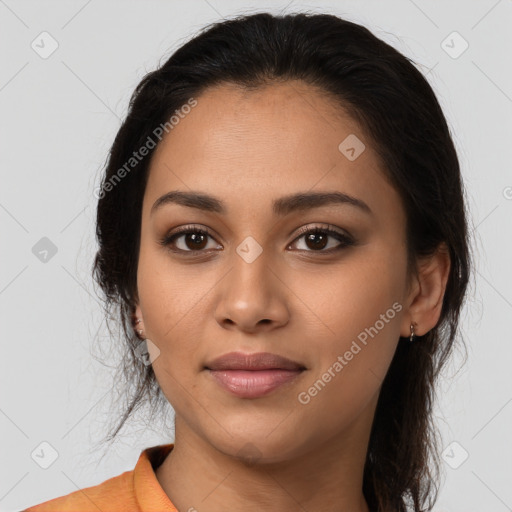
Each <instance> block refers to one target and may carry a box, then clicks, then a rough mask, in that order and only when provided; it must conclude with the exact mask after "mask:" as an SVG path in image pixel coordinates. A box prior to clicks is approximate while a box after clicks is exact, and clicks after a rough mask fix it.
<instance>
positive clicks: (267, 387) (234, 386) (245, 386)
mask: <svg viewBox="0 0 512 512" xmlns="http://www.w3.org/2000/svg"><path fill="white" fill-rule="evenodd" d="M305 369H306V367H305V366H304V365H302V364H300V363H298V362H296V361H292V360H291V359H288V358H286V357H282V356H279V355H277V354H271V353H269V352H260V353H256V354H244V353H241V352H231V353H229V354H225V355H223V356H221V357H219V358H217V359H214V360H213V361H212V362H210V363H207V364H206V365H205V370H207V371H208V373H209V374H210V375H211V376H212V377H213V378H214V381H215V382H216V383H217V384H219V385H220V386H221V387H222V388H223V389H224V390H225V391H228V392H230V393H231V394H234V395H235V396H238V397H240V398H259V397H262V396H264V395H267V394H269V393H270V392H272V391H274V390H275V389H277V388H279V387H280V386H282V385H284V384H286V383H289V382H291V381H293V380H295V379H296V378H297V377H299V376H300V375H301V374H302V372H303V371H304V370H305Z"/></svg>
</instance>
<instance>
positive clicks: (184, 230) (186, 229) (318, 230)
mask: <svg viewBox="0 0 512 512" xmlns="http://www.w3.org/2000/svg"><path fill="white" fill-rule="evenodd" d="M191 233H194V234H200V235H207V236H209V237H211V238H215V237H214V236H213V234H212V233H211V232H210V231H209V230H208V229H206V228H197V227H195V226H193V225H189V226H183V227H181V228H178V230H177V231H175V232H174V233H172V234H168V235H166V236H165V237H164V238H162V239H161V240H159V243H160V244H161V245H162V246H164V247H166V248H167V249H168V250H169V251H171V252H173V253H179V254H184V253H190V254H199V253H206V252H208V251H209V250H211V249H206V250H205V249H200V250H188V251H185V250H183V249H172V248H171V244H172V243H173V242H174V241H175V240H176V239H177V238H179V237H180V236H183V235H187V234H191ZM309 234H327V235H329V236H332V237H334V238H336V239H337V240H338V241H339V242H340V245H339V246H337V247H334V248H331V249H327V250H318V251H315V250H311V249H310V250H305V249H299V251H301V252H307V253H321V254H332V253H334V252H337V251H340V250H342V249H344V248H347V247H350V246H352V245H355V240H354V239H353V238H352V237H350V236H348V235H345V234H343V233H340V232H339V231H336V230H334V229H332V228H331V227H330V226H328V227H318V226H315V227H313V228H307V227H305V228H301V229H300V230H299V233H298V235H297V237H296V238H295V239H294V240H293V242H292V243H291V244H290V245H292V244H293V243H295V242H296V241H297V240H298V239H299V238H302V237H304V236H305V235H309Z"/></svg>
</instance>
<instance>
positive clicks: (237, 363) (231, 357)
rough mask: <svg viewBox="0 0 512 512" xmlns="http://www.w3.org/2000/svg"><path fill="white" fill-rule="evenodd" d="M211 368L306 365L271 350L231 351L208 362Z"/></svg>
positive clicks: (250, 368)
mask: <svg viewBox="0 0 512 512" xmlns="http://www.w3.org/2000/svg"><path fill="white" fill-rule="evenodd" d="M205 367H206V368H207V369H209V370H304V369H305V366H304V365H301V364H300V363H297V362H296V361H292V360H291V359H287V358H286V357H282V356H278V355H277V354H271V353H270V352H258V353H255V354H244V353H242V352H230V353H229V354H224V355H223V356H220V357H218V358H217V359H214V360H213V361H212V362H210V363H207V364H206V365H205Z"/></svg>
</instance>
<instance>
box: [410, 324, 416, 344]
mask: <svg viewBox="0 0 512 512" xmlns="http://www.w3.org/2000/svg"><path fill="white" fill-rule="evenodd" d="M414 336H416V335H415V334H414V325H413V324H411V335H410V336H409V341H411V342H412V341H413V340H414Z"/></svg>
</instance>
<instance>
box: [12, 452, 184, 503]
mask: <svg viewBox="0 0 512 512" xmlns="http://www.w3.org/2000/svg"><path fill="white" fill-rule="evenodd" d="M172 447H173V445H172V444H167V445H160V446H153V447H151V448H146V449H145V450H144V451H143V452H142V453H141V454H140V456H139V460H138V461H137V464H136V466H135V468H134V469H133V470H131V471H125V472H124V473H122V474H120V475H118V476H115V477H112V478H110V479H108V480H105V481H104V482H102V483H100V484H98V485H94V486H91V487H86V488H84V489H79V490H78V491H74V492H72V493H70V494H66V495H65V496H60V497H58V498H54V499H51V500H48V501H45V502H43V503H40V504H37V505H34V506H31V507H29V508H26V509H25V510H23V511H22V512H91V511H95V512H98V511H101V512H128V511H130V512H150V511H153V510H159V511H162V512H163V511H168V512H174V511H176V508H175V507H174V506H173V505H172V503H171V502H170V500H169V498H168V496H167V495H166V494H165V492H164V491H163V489H162V488H161V486H160V484H159V482H158V480H157V478H156V474H155V471H154V470H155V469H156V468H157V467H158V466H159V465H160V464H161V463H162V461H163V459H165V457H166V456H167V454H168V453H169V452H170V451H171V450H172Z"/></svg>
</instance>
